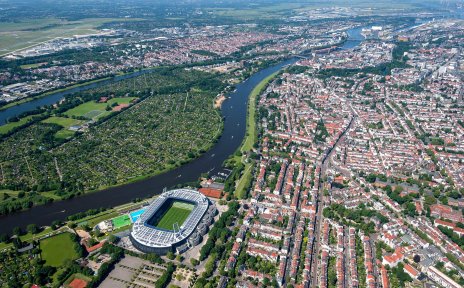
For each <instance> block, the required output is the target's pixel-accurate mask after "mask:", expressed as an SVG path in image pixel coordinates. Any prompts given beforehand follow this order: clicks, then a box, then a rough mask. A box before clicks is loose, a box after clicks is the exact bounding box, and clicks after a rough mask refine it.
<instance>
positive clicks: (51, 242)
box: [40, 233, 79, 267]
mask: <svg viewBox="0 0 464 288" xmlns="http://www.w3.org/2000/svg"><path fill="white" fill-rule="evenodd" d="M72 236H73V235H72V234H71V233H62V234H59V235H56V236H52V237H50V238H46V239H44V240H41V241H40V250H42V252H41V257H42V260H44V261H45V264H46V265H50V266H53V267H60V266H61V265H63V264H64V262H65V261H66V260H75V259H77V258H78V257H79V255H77V252H76V250H75V248H74V247H75V246H74V245H78V244H77V243H76V242H75V241H74V240H73V239H72Z"/></svg>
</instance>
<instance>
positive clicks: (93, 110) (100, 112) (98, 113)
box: [64, 97, 135, 120]
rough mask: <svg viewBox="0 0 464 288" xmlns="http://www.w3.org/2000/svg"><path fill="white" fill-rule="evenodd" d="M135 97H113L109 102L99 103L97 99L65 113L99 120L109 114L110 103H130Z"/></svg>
mask: <svg viewBox="0 0 464 288" xmlns="http://www.w3.org/2000/svg"><path fill="white" fill-rule="evenodd" d="M133 99H135V98H134V97H120V98H113V99H110V100H108V102H107V103H98V102H95V101H89V102H85V103H83V104H81V105H79V106H77V107H74V108H72V109H70V110H68V111H66V112H65V113H64V114H65V115H67V116H79V117H85V118H87V119H93V120H97V119H98V118H101V117H103V116H106V115H109V114H110V113H111V111H106V107H107V106H108V105H110V106H111V105H113V104H114V103H118V104H129V103H130V102H131V101H132V100H133Z"/></svg>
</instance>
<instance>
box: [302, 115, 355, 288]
mask: <svg viewBox="0 0 464 288" xmlns="http://www.w3.org/2000/svg"><path fill="white" fill-rule="evenodd" d="M355 119H356V116H353V117H352V118H351V120H350V123H349V124H348V126H347V127H346V128H345V130H344V131H343V132H342V133H341V134H340V136H339V137H338V139H337V141H336V142H335V144H334V145H333V147H332V148H329V151H328V153H327V154H326V155H325V156H324V158H322V162H321V166H320V167H321V170H320V172H319V182H318V184H317V185H318V190H317V201H316V227H315V230H314V239H315V240H314V249H313V255H312V260H311V261H312V263H311V284H310V286H311V287H314V288H316V287H318V286H317V280H318V279H317V276H318V274H317V272H318V258H317V255H319V249H320V245H319V242H320V241H319V239H320V234H321V225H322V210H324V193H323V190H324V189H323V187H322V182H321V179H322V176H324V175H325V174H326V172H327V169H328V167H329V162H330V161H327V160H329V159H330V158H331V157H332V155H333V153H334V151H335V148H336V147H337V145H338V144H339V143H340V141H341V140H343V139H344V138H345V135H346V132H347V131H348V130H349V129H350V128H351V127H352V126H353V123H354V122H355V121H354V120H355Z"/></svg>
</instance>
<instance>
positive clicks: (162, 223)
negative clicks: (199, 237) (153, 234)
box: [156, 201, 194, 230]
mask: <svg viewBox="0 0 464 288" xmlns="http://www.w3.org/2000/svg"><path fill="white" fill-rule="evenodd" d="M193 208H194V206H193V205H192V204H189V203H185V202H180V201H175V202H173V203H172V206H171V207H170V208H169V209H167V211H166V213H164V215H163V216H162V217H161V218H160V219H159V222H158V224H157V225H156V227H157V228H161V229H166V230H173V228H172V226H173V225H174V223H176V222H177V224H178V225H179V227H180V226H182V224H183V223H184V221H185V220H186V219H187V217H188V216H189V215H190V213H191V212H192V210H193Z"/></svg>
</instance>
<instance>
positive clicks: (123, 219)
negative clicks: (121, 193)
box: [111, 214, 132, 229]
mask: <svg viewBox="0 0 464 288" xmlns="http://www.w3.org/2000/svg"><path fill="white" fill-rule="evenodd" d="M111 221H112V222H113V225H114V228H116V229H118V228H121V227H124V226H128V225H130V224H131V223H132V222H131V220H130V217H129V215H127V214H124V215H121V216H118V217H116V218H114V219H113V220H111Z"/></svg>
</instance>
